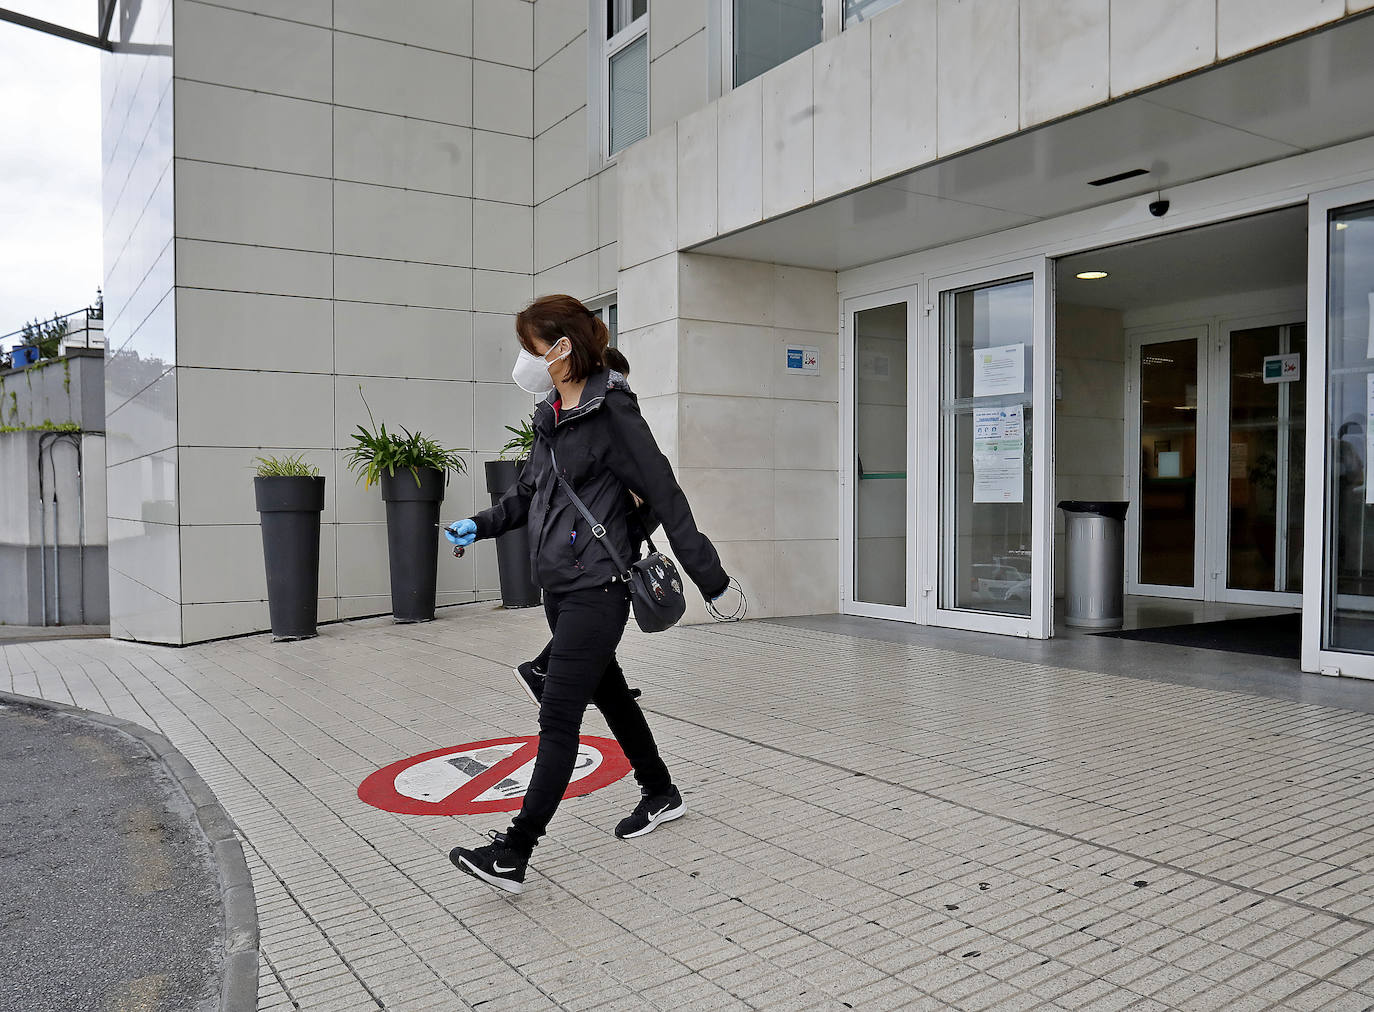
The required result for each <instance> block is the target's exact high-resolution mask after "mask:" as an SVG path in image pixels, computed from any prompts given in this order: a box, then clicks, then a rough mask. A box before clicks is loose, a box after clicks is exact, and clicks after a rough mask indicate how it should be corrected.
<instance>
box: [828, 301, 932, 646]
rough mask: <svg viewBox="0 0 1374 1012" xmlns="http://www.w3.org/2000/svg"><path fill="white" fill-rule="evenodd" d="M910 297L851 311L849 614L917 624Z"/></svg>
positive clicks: (847, 382)
mask: <svg viewBox="0 0 1374 1012" xmlns="http://www.w3.org/2000/svg"><path fill="white" fill-rule="evenodd" d="M913 299H914V296H913V295H912V293H911V292H910V291H909V290H903V291H901V292H893V293H887V294H884V295H879V296H869V297H866V298H863V299H856V300H850V301H849V302H848V303H846V306H845V310H846V312H845V318H846V326H845V331H846V335H845V344H846V356H845V357H846V360H847V368H846V369H845V379H844V382H843V396H844V399H845V401H846V404H845V408H844V418H845V421H846V426H845V427H846V433H845V442H846V444H847V448H848V461H847V466H846V474H845V479H844V480H845V482H846V484H847V488H846V489H845V500H846V501H845V516H846V523H845V531H844V533H843V535H842V537H843V539H844V546H845V551H844V552H843V558H842V563H841V564H842V566H843V567H844V579H843V580H842V587H843V596H844V606H845V610H846V612H848V613H851V614H859V615H871V616H874V617H878V618H899V619H905V620H908V621H910V620H911V619H912V618H914V617H915V613H914V608H913V602H912V594H911V585H912V580H913V574H914V572H915V554H916V553H915V549H914V546H913V544H912V542H911V539H910V537H909V533H910V531H911V530H912V524H913V513H914V510H913V504H912V494H911V493H912V484H911V482H910V481H909V480H908V477H907V475H908V471H909V470H910V469H911V468H912V467H913V466H914V464H913V461H914V453H913V449H912V438H911V432H912V427H913V424H912V423H913V414H912V411H911V405H910V403H909V399H908V391H909V387H910V370H909V369H908V353H909V349H910V348H911V347H912V344H913V341H912V331H913V326H914V320H913V314H912V305H913Z"/></svg>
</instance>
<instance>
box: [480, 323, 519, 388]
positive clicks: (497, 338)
mask: <svg viewBox="0 0 1374 1012" xmlns="http://www.w3.org/2000/svg"><path fill="white" fill-rule="evenodd" d="M518 347H519V346H518V344H517V343H516V339H515V315H514V314H512V313H473V314H472V376H473V378H474V379H477V380H483V381H485V382H488V383H504V382H505V381H507V380H509V379H510V374H511V368H512V367H513V366H514V365H515V355H516V349H517V348H518Z"/></svg>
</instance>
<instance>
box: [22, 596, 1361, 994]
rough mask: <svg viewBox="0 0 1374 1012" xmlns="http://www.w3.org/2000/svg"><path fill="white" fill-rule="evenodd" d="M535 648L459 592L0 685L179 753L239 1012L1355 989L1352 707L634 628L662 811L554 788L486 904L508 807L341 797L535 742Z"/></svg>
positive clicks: (974, 659) (538, 631) (859, 642)
mask: <svg viewBox="0 0 1374 1012" xmlns="http://www.w3.org/2000/svg"><path fill="white" fill-rule="evenodd" d="M544 636H545V632H544V628H543V626H542V616H541V615H539V614H537V613H534V612H521V613H505V612H502V611H499V610H495V609H492V608H491V607H489V606H486V605H474V606H467V607H463V608H453V609H447V610H445V611H443V612H441V618H440V619H439V620H438V621H436V622H434V623H431V624H426V625H410V626H396V625H392V624H391V623H390V622H389V621H387V620H369V621H365V622H358V623H352V624H348V625H341V626H331V627H326V629H325V630H324V635H322V636H321V637H320V638H319V639H316V640H311V641H306V642H304V643H294V644H276V645H273V644H271V643H270V642H268V641H267V640H266V638H265V637H259V638H251V639H242V640H234V641H226V642H221V643H212V644H206V645H202V646H198V647H192V648H187V649H184V650H173V649H167V648H155V647H143V646H137V645H131V644H125V643H117V642H110V641H96V640H78V641H68V642H46V643H33V644H18V645H5V646H3V647H0V658H3V660H0V687H4V688H7V689H10V690H12V691H14V692H19V693H27V694H32V695H41V696H44V697H47V698H49V699H55V700H60V701H63V702H74V703H76V704H77V705H80V706H84V707H87V708H90V709H93V710H102V711H105V712H111V713H114V714H117V715H119V716H123V717H127V718H129V719H131V720H135V721H138V722H140V723H143V724H145V725H146V726H149V727H156V728H157V729H158V730H160V731H161V732H162V733H164V734H165V735H167V736H168V737H169V738H170V739H171V740H172V741H173V742H174V743H175V744H176V745H177V746H178V748H180V749H181V751H182V752H183V753H184V754H185V755H186V757H187V758H188V759H189V760H190V761H191V762H192V763H193V764H194V765H195V767H196V769H197V770H198V771H199V772H200V774H201V775H202V776H203V777H204V778H205V779H206V781H207V782H208V783H209V784H210V786H211V787H212V788H213V789H214V790H215V792H216V793H217V794H218V796H219V799H220V801H221V802H222V803H223V804H224V806H225V807H226V809H228V811H229V813H230V815H231V816H232V817H233V818H234V819H235V820H236V821H237V823H238V825H239V827H240V829H241V831H242V832H243V834H244V838H245V839H244V846H245V850H246V852H247V854H248V858H249V863H250V866H251V867H252V870H253V875H254V885H255V888H256V891H257V896H258V902H259V909H260V917H261V922H262V951H263V966H262V978H261V990H260V1006H261V1008H262V1009H273V1010H275V1009H288V1008H302V1009H328V1010H331V1012H348V1010H353V1009H359V1010H361V1009H377V1008H387V1009H398V1010H405V1012H422V1010H425V1009H445V1010H448V1009H458V1008H481V1009H486V1010H494V1009H501V1010H505V1009H527V1008H528V1009H555V1008H566V1009H641V1008H663V1009H667V1008H682V1007H691V1008H693V1009H695V1010H707V1009H714V1008H760V1009H802V1008H817V1009H843V1008H856V1009H885V1008H903V1009H905V1008H917V1009H919V1008H930V1009H937V1008H958V1009H967V1010H979V1009H998V1010H1009V1009H1020V1008H1037V1007H1046V1008H1067V1009H1077V1008H1087V1009H1103V1010H1112V1009H1124V1008H1131V1009H1140V1010H1144V1009H1164V1008H1179V1009H1227V1010H1247V1009H1266V1008H1276V1009H1277V1008H1284V1009H1290V1008H1291V1009H1323V1010H1333V1012H1341V1010H1346V1009H1368V1008H1374V959H1371V958H1370V954H1371V950H1374V876H1371V871H1372V870H1374V824H1372V822H1371V815H1372V814H1374V800H1371V798H1370V791H1369V784H1370V782H1371V780H1374V716H1371V715H1369V714H1367V713H1361V712H1355V711H1352V710H1340V709H1334V708H1327V707H1322V706H1318V705H1314V704H1311V703H1304V702H1297V701H1289V700H1282V699H1272V698H1264V697H1260V696H1252V695H1243V694H1239V693H1234V692H1227V691H1220V690H1217V689H1211V688H1198V687H1190V686H1180V685H1171V684H1162V683H1158V682H1152V681H1147V680H1142V679H1134V678H1124V677H1117V676H1112V675H1106V674H1092V673H1083V672H1078V671H1070V670H1066V669H1061V668H1054V667H1049V666H1045V665H1037V664H1034V663H1028V662H1026V661H1024V660H999V659H996V658H989V657H979V656H973V655H970V654H962V653H954V652H949V651H939V650H934V649H931V648H928V647H924V646H920V645H916V644H904V643H893V642H884V641H880V640H876V639H863V638H858V637H853V636H848V635H842V634H837V633H833V632H826V631H816V630H811V629H804V628H796V627H793V626H787V625H782V624H775V623H766V622H751V623H744V624H741V625H736V626H711V627H695V628H688V629H680V630H674V631H671V632H668V633H664V634H661V635H658V636H653V637H648V636H643V635H640V634H638V633H632V634H629V635H628V636H627V641H626V644H625V647H624V648H623V650H622V659H623V661H624V664H625V668H626V670H627V674H628V677H629V679H630V681H631V684H638V685H640V686H641V687H642V688H643V689H644V697H643V700H642V702H643V703H644V705H645V706H646V708H647V709H649V710H650V711H651V716H650V720H651V723H652V724H653V726H654V729H655V731H656V733H657V734H658V736H659V739H660V743H661V746H662V748H663V751H664V754H665V757H666V758H667V759H668V762H669V765H670V767H671V768H672V769H673V771H674V774H675V776H676V777H677V779H678V781H679V783H680V784H681V785H682V786H683V788H684V793H685V794H686V797H687V803H688V805H689V807H690V809H691V811H690V814H689V816H688V817H687V818H686V819H683V820H681V821H679V822H676V823H673V824H672V825H670V826H667V827H664V829H662V830H661V831H659V832H656V833H654V834H652V835H651V836H649V837H646V838H644V839H642V840H639V841H633V842H622V841H618V840H616V839H615V838H614V837H613V836H612V835H611V832H610V830H611V827H612V826H614V824H615V822H616V820H617V819H618V818H620V817H621V816H622V815H624V814H625V813H626V812H627V811H628V810H629V808H630V807H631V806H632V805H633V803H634V801H635V800H636V795H635V789H634V785H633V781H632V780H630V779H629V778H627V779H625V780H623V781H621V782H620V783H618V784H615V785H613V786H611V787H609V788H606V789H604V790H601V791H599V792H597V793H594V794H591V795H588V796H586V797H583V798H578V799H575V800H573V801H569V802H565V803H564V806H563V807H562V808H561V809H560V811H559V814H558V816H557V818H556V819H555V820H554V823H553V826H552V835H551V837H550V838H549V839H548V840H547V841H546V842H545V843H544V844H543V845H542V846H540V848H539V849H538V850H537V851H536V853H535V859H534V862H533V864H532V870H533V873H532V875H531V877H530V880H529V889H528V891H527V892H526V893H525V895H524V896H522V897H520V898H519V899H511V898H508V897H506V896H504V895H501V894H497V893H495V892H494V891H491V890H488V889H486V888H484V887H482V886H480V885H479V884H478V883H476V882H474V881H473V880H472V879H470V878H467V877H465V876H462V875H460V874H458V873H457V872H456V871H454V870H453V869H452V868H451V867H450V866H449V864H448V861H447V857H446V854H447V851H448V849H449V848H450V847H451V846H453V845H454V844H455V843H460V842H465V841H477V840H478V839H479V837H480V834H481V833H482V832H483V831H485V830H486V829H489V828H498V827H500V826H502V825H504V819H503V818H502V817H499V816H485V817H463V818H452V819H436V818H426V817H420V816H395V815H390V814H387V813H385V812H381V811H378V810H375V809H373V808H370V807H368V806H366V805H363V804H362V803H360V802H359V801H358V800H357V798H356V796H355V791H356V789H357V785H358V784H359V782H360V781H361V780H362V779H363V778H364V777H366V776H367V775H368V774H369V773H371V772H373V771H374V770H376V769H378V768H379V767H381V766H384V765H386V764H387V763H390V762H392V761H394V760H396V759H399V758H402V757H404V756H408V755H413V754H417V753H420V752H424V751H427V750H430V749H434V748H439V747H442V746H444V745H456V744H459V743H462V742H466V741H474V740H478V739H485V738H495V737H501V736H505V735H522V734H531V733H533V732H534V730H535V720H534V718H535V715H534V711H533V708H532V707H531V706H530V704H529V702H528V700H526V699H525V698H524V697H523V696H522V695H521V694H520V693H519V690H518V689H517V688H516V686H515V684H514V681H513V680H512V678H511V675H510V672H509V667H510V665H511V664H512V663H514V662H515V661H517V660H520V659H523V658H526V657H529V656H532V655H533V654H534V652H535V651H536V650H537V649H538V647H539V646H540V645H541V644H542V642H543V639H544ZM1369 690H1370V692H1371V693H1374V685H1371V686H1370V687H1369ZM586 732H587V733H590V734H604V733H606V732H605V727H604V724H603V723H602V722H601V720H600V718H599V716H597V715H595V714H593V715H590V716H589V719H588V722H587V725H586Z"/></svg>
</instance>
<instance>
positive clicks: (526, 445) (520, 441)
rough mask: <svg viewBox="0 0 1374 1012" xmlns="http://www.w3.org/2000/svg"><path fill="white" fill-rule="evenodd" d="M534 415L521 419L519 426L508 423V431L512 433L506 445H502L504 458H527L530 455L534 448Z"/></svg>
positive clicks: (502, 457)
mask: <svg viewBox="0 0 1374 1012" xmlns="http://www.w3.org/2000/svg"><path fill="white" fill-rule="evenodd" d="M533 422H534V416H533V415H531V416H530V417H529V418H524V419H521V421H520V425H519V427H518V428H517V427H516V426H514V425H507V426H506V431H507V432H509V433H510V434H511V438H510V439H508V440H506V445H505V446H503V447H501V459H502V460H525V459H526V458H528V457H529V455H530V451H531V450H533V449H534V424H533Z"/></svg>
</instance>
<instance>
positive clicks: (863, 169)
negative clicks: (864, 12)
mask: <svg viewBox="0 0 1374 1012" xmlns="http://www.w3.org/2000/svg"><path fill="white" fill-rule="evenodd" d="M871 32H872V23H871V22H867V21H866V22H864V23H863V24H861V25H859V26H858V27H856V28H851V29H849V30H848V31H846V32H843V33H842V34H841V35H840V36H839V37H838V38H835V39H831V40H830V41H829V42H824V43H822V44H821V45H819V46H817V47H816V48H815V49H814V50H812V53H813V55H814V58H815V79H814V83H813V85H812V87H813V91H814V102H815V107H816V126H815V181H814V186H815V198H816V199H817V200H821V199H823V198H825V197H829V196H833V195H834V194H836V193H842V192H844V191H845V190H852V189H853V188H854V187H856V186H862V185H863V184H865V183H867V182H868V181H869V180H870V179H872V178H873V164H872V126H873V124H872V98H871V95H870V86H871V84H872V80H871V74H870V62H871V61H870V58H871V56H872V53H871V49H870V46H871V42H872V39H871Z"/></svg>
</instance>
